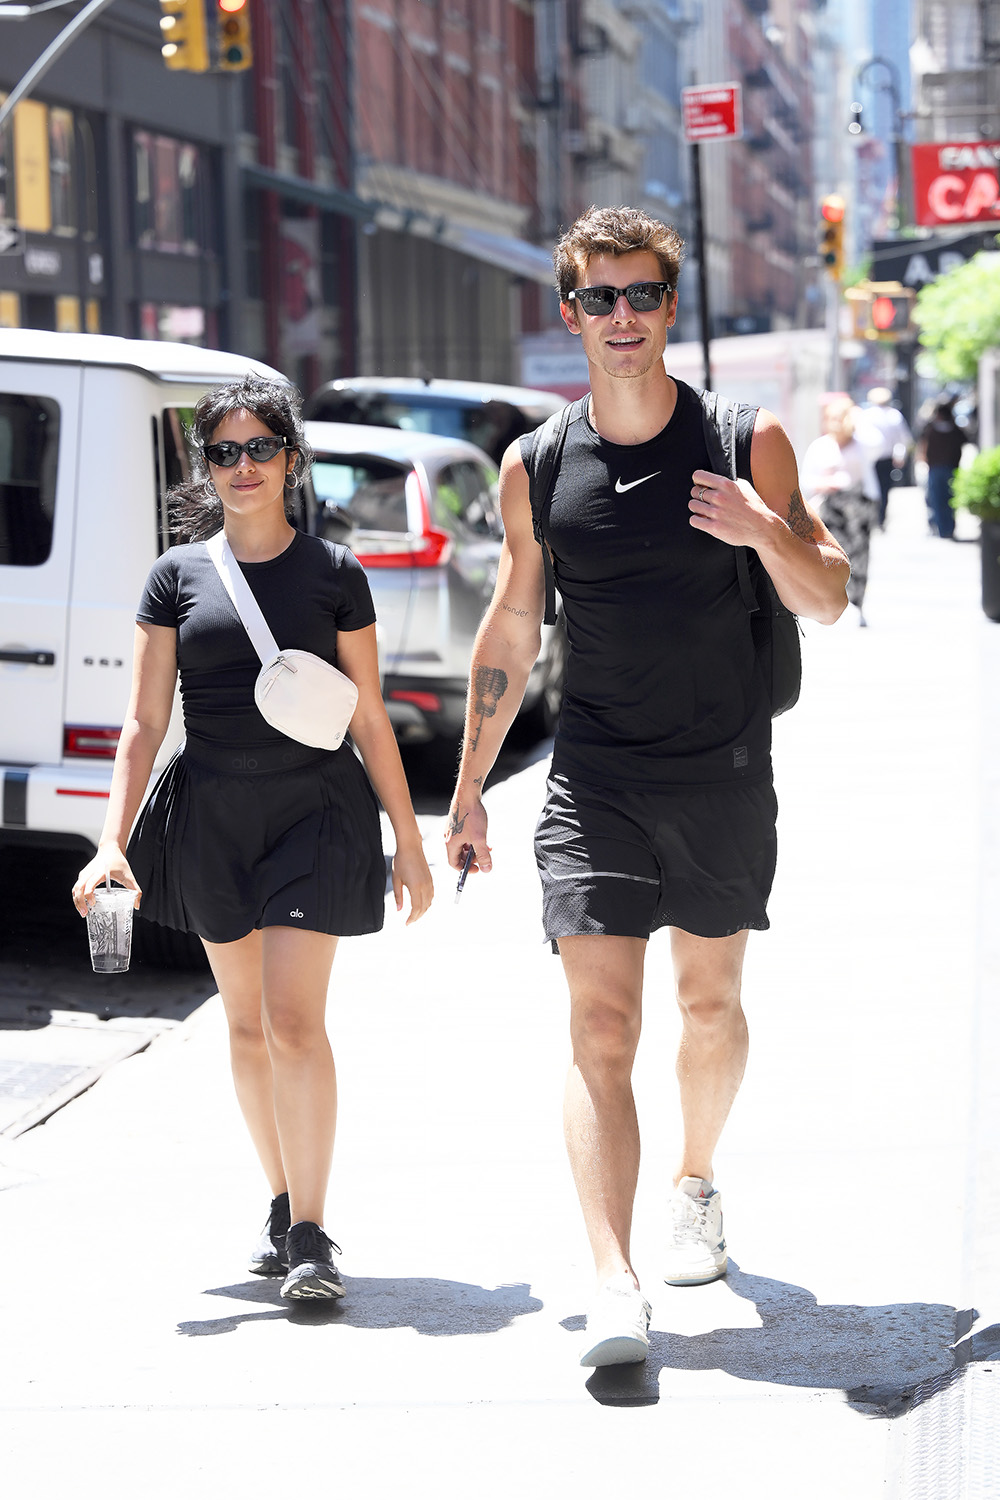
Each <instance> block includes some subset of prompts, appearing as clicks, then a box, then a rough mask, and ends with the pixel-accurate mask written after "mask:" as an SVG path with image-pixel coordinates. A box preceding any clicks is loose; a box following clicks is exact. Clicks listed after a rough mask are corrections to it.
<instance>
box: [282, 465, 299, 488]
mask: <svg viewBox="0 0 1000 1500" xmlns="http://www.w3.org/2000/svg"><path fill="white" fill-rule="evenodd" d="M301 483H302V480H301V479H300V478H299V475H298V470H297V469H292V470H291V471H290V472H289V473H288V474H286V475H285V488H286V489H288V490H297V489H298V487H299V485H300V484H301Z"/></svg>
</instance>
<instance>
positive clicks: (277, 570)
mask: <svg viewBox="0 0 1000 1500" xmlns="http://www.w3.org/2000/svg"><path fill="white" fill-rule="evenodd" d="M299 407H300V402H299V398H298V393H297V392H296V391H295V390H294V388H293V387H291V386H288V385H286V384H285V383H284V382H282V381H279V380H264V379H261V378H260V377H257V376H249V377H247V378H246V379H245V380H243V381H241V382H238V383H235V384H233V385H227V386H222V387H220V388H218V389H217V390H214V391H210V392H209V393H208V394H207V395H205V396H203V397H202V399H201V400H200V401H199V403H198V405H197V407H196V408H195V413H194V423H193V433H192V436H193V440H194V443H195V445H196V459H195V480H194V481H193V482H192V484H191V485H190V486H188V487H181V488H179V489H178V490H175V491H173V492H171V494H170V496H168V500H169V501H170V502H171V504H172V514H173V517H174V519H175V521H176V523H177V524H175V533H179V534H181V535H184V536H186V537H187V538H190V540H188V541H187V542H186V543H185V544H183V545H179V546H175V547H171V548H170V549H169V550H168V551H167V552H165V553H164V554H163V556H162V557H160V558H159V559H158V561H157V562H156V563H155V564H154V565H153V568H152V569H151V571H150V574H149V577H148V579H147V582H146V588H145V591H144V593H143V596H142V600H141V603H140V605H139V610H138V615H137V621H138V623H137V626H136V633H135V651H134V661H133V674H132V696H131V699H130V702H129V706H128V710H127V712H126V715H125V722H124V725H123V728H122V732H121V738H120V740H119V743H118V752H117V755H116V757H115V766H114V773H113V776H112V783H111V795H110V802H109V805H108V813H107V817H106V819H105V824H104V830H103V833H102V835H101V839H100V843H99V846H98V851H97V854H96V855H95V856H94V858H93V859H92V860H91V861H90V862H89V863H88V864H87V865H86V866H85V867H84V869H83V870H81V872H80V875H79V877H78V879H77V882H76V884H75V886H74V887H73V900H74V903H75V905H76V907H77V910H78V911H79V912H80V913H81V914H85V913H86V911H87V907H88V903H89V901H90V898H91V897H92V895H93V892H94V888H95V886H97V885H98V884H100V883H101V882H104V881H107V882H109V883H110V881H112V880H114V881H117V882H118V883H119V884H120V885H123V886H126V887H127V888H128V889H130V890H134V891H135V893H136V896H135V904H136V905H137V906H138V905H139V901H140V897H141V900H142V910H143V915H144V916H145V917H147V918H148V919H150V920H152V921H154V922H159V923H160V924H161V925H163V926H165V927H172V928H178V929H180V930H182V931H189V932H196V933H197V934H198V935H199V936H200V937H201V939H202V941H203V942H204V945H205V950H206V952H207V954H208V958H209V962H210V964H211V966H212V972H213V974H214V976H215V980H216V983H217V984H218V987H219V993H220V994H221V996H222V1003H223V1005H224V1007H225V1012H226V1019H227V1021H228V1023H229V1039H230V1052H231V1059H232V1069H233V1078H234V1081H235V1084H236V1093H237V1098H238V1099H239V1103H240V1108H241V1109H242V1112H243V1116H244V1119H245V1120H246V1124H247V1127H248V1129H249V1131H250V1135H251V1137H252V1139H253V1143H254V1146H255V1147H256V1150H257V1154H258V1156H259V1158H260V1161H261V1165H262V1166H263V1168H264V1172H265V1174H266V1176H267V1178H268V1180H269V1182H270V1186H271V1194H272V1202H271V1209H270V1214H269V1216H268V1221H267V1224H266V1226H265V1228H264V1231H263V1235H262V1237H261V1240H260V1241H259V1243H258V1245H257V1246H256V1247H255V1249H254V1252H253V1255H252V1258H251V1262H250V1270H251V1271H253V1272H256V1273H257V1274H260V1275H264V1276H272V1275H284V1283H283V1285H282V1289H281V1291H282V1296H284V1297H291V1298H331V1297H339V1296H342V1295H343V1284H342V1282H341V1279H340V1274H339V1272H338V1270H337V1267H336V1266H335V1264H334V1263H333V1258H332V1251H333V1250H338V1247H337V1246H336V1245H334V1244H333V1242H332V1240H331V1239H330V1238H329V1236H328V1235H327V1234H326V1232H325V1230H324V1228H323V1224H324V1207H325V1199H326V1191H327V1182H328V1178H329V1174H330V1167H331V1161H332V1154H333V1140H334V1129H335V1125H336V1113H337V1086H336V1073H335V1069H334V1061H333V1054H332V1052H331V1050H330V1043H329V1039H328V1037H327V1033H326V1024H325V1009H326V1000H327V989H328V985H329V980H330V972H331V966H332V964H333V957H334V952H335V950H336V946H337V941H338V937H339V936H344V935H346V934H349V933H350V934H354V933H366V932H375V931H377V930H378V929H379V928H380V927H381V926H382V921H383V914H384V905H385V861H384V858H383V854H382V843H381V835H380V829H379V814H378V805H377V803H376V799H375V795H374V793H373V791H372V786H371V785H370V784H369V781H368V777H367V776H366V775H365V770H363V769H362V766H361V763H360V762H359V760H358V759H357V757H356V756H355V754H354V751H353V749H352V747H351V744H350V741H349V740H348V741H345V742H344V743H343V744H342V745H341V746H340V748H339V749H338V750H335V751H328V750H317V749H313V748H310V747H309V746H307V745H304V744H300V743H299V742H298V741H297V740H293V739H289V738H288V737H287V736H285V735H283V734H281V733H280V732H279V731H278V730H276V729H273V728H272V727H271V725H270V724H268V723H267V722H266V721H265V720H264V718H263V717H262V715H261V714H260V712H259V710H258V709H257V707H256V704H255V702H254V684H255V681H256V678H257V674H258V672H259V670H260V660H259V658H258V656H257V654H256V652H255V650H254V648H253V646H252V645H251V642H250V638H249V636H248V635H247V632H246V630H245V628H244V626H243V624H242V621H241V619H240V616H239V615H238V614H237V613H236V610H235V608H234V606H233V604H232V601H231V600H230V598H229V596H228V594H227V592H226V589H225V587H224V585H223V582H222V579H221V578H220V576H219V574H218V572H217V571H216V567H215V565H214V563H213V562H212V559H211V557H210V556H209V553H208V549H207V548H206V546H205V545H204V542H205V539H207V538H208V537H210V536H212V535H214V534H215V533H217V532H218V531H219V529H220V528H221V529H222V531H223V532H224V533H225V537H226V539H227V541H228V543H229V547H230V548H231V550H232V553H233V555H234V557H235V559H236V564H237V565H238V566H239V568H240V570H241V571H242V572H243V574H244V576H245V577H246V580H247V583H248V584H249V587H250V589H251V591H252V592H253V594H254V596H255V598H256V599H257V602H258V604H259V605H260V607H261V610H262V612H263V614H264V617H265V619H266V621H267V623H268V625H269V626H270V628H271V632H272V634H273V635H274V636H275V637H276V639H277V640H279V641H280V642H281V645H282V647H283V649H285V650H292V649H296V648H298V649H301V650H308V651H311V652H313V653H314V654H316V655H318V656H321V657H323V658H324V659H325V660H326V661H328V662H330V663H331V664H332V665H336V666H337V667H339V669H340V670H341V671H342V672H344V673H345V674H346V675H347V676H348V677H349V678H350V679H351V680H352V682H353V683H354V684H355V685H356V687H357V689H358V703H357V707H356V709H355V712H354V715H353V718H352V719H351V725H350V728H351V736H352V737H353V740H354V744H355V745H356V746H357V748H358V750H359V751H360V753H361V756H362V758H363V760H364V765H365V768H366V769H367V771H368V774H369V775H370V777H371V781H372V783H373V784H374V787H375V790H376V791H377V792H378V795H379V796H380V797H381V799H382V803H383V805H384V807H385V809H386V812H387V813H388V815H389V819H390V821H391V823H392V827H393V831H394V833H395V836H396V854H395V857H394V859H393V890H394V893H395V897H396V906H397V908H398V909H401V908H402V904H403V889H404V887H405V889H406V890H407V891H408V893H409V898H410V913H409V916H408V918H407V921H408V922H412V921H414V920H415V919H416V918H417V917H419V916H420V915H421V914H422V913H423V912H424V911H425V910H426V909H427V907H428V905H429V904H430V900H431V894H432V885H431V876H430V871H429V870H428V868H427V862H426V860H425V858H424V854H423V848H422V844H421V837H420V833H419V830H418V828H417V823H416V819H415V817H414V814H413V809H412V806H411V803H410V797H409V792H408V790H407V786H406V779H405V776H404V773H403V768H402V764H401V762H400V759H399V751H398V749H397V747H396V741H395V737H394V735H393V732H392V729H391V727H390V725H389V721H388V718H387V716H386V712H385V708H384V706H383V703H382V696H381V692H380V690H379V676H378V659H377V653H376V645H375V611H374V609H373V607H372V599H371V593H370V591H369V588H368V580H367V579H366V577H365V574H364V570H363V569H362V567H361V565H360V564H359V563H358V562H357V560H356V559H355V558H354V556H353V554H352V553H351V552H350V551H349V549H348V548H346V547H343V546H338V545H335V544H334V543H332V542H327V541H324V540H322V539H321V538H320V537H315V536H306V535H304V534H303V533H302V532H300V531H296V530H295V529H294V528H293V527H292V525H291V523H290V521H289V519H288V515H287V514H286V508H288V509H291V507H292V504H293V496H294V491H295V490H296V489H297V488H298V487H299V485H300V484H301V482H302V479H303V477H304V475H305V474H306V472H307V470H308V465H309V461H310V450H309V447H308V445H307V443H306V441H305V437H304V433H303V428H302V422H301V418H300V415H299ZM178 670H179V671H180V679H181V693H182V697H183V702H184V728H185V736H186V737H185V740H184V743H183V744H182V745H181V747H180V749H179V750H178V751H177V752H176V753H175V754H174V756H173V758H172V759H171V760H170V762H169V764H168V765H167V767H166V769H165V770H164V772H163V774H162V775H161V777H160V778H159V780H158V782H157V784H156V786H155V787H154V789H153V791H152V792H151V793H150V796H149V799H148V801H147V802H146V805H145V807H144V808H143V810H142V813H141V816H140V817H139V820H138V823H137V824H136V827H135V830H134V832H133V833H132V837H131V839H129V831H130V829H131V828H132V825H133V822H134V821H135V819H136V814H137V813H138V812H139V807H140V804H141V802H142V799H143V796H144V794H145V791H146V787H147V784H148V782H149V778H150V774H151V772H152V767H153V762H154V759H155V757H156V754H157V751H158V750H159V747H160V745H161V743H162V740H163V736H164V734H165V733H166V730H167V723H168V720H169V718H170V712H171V706H172V703H173V697H174V687H175V684H176V679H177V673H178ZM126 840H129V841H128V852H127V856H126V853H125V852H124V851H125V847H126ZM185 1253H188V1251H187V1250H186V1251H185Z"/></svg>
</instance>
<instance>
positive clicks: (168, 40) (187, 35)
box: [160, 0, 209, 73]
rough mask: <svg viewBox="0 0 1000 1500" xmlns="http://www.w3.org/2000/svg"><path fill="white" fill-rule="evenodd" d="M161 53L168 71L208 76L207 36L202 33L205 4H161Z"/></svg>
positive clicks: (185, 0) (182, 0)
mask: <svg viewBox="0 0 1000 1500" xmlns="http://www.w3.org/2000/svg"><path fill="white" fill-rule="evenodd" d="M160 9H161V10H162V11H163V15H162V16H161V17H160V31H161V32H162V33H163V46H162V47H161V48H160V51H161V52H162V54H163V61H164V62H165V63H166V65H167V67H168V68H175V69H182V70H183V71H185V72H188V73H207V72H208V67H209V58H208V36H207V34H206V29H205V0H160Z"/></svg>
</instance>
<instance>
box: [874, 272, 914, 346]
mask: <svg viewBox="0 0 1000 1500" xmlns="http://www.w3.org/2000/svg"><path fill="white" fill-rule="evenodd" d="M871 291H872V301H871V330H870V332H868V333H867V335H866V337H868V338H871V339H876V338H878V339H904V338H906V336H907V334H909V332H910V315H911V313H912V311H913V302H914V293H913V289H912V288H911V287H904V286H900V284H899V282H894V281H883V282H873V283H872V285H871Z"/></svg>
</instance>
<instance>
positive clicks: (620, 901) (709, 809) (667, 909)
mask: <svg viewBox="0 0 1000 1500" xmlns="http://www.w3.org/2000/svg"><path fill="white" fill-rule="evenodd" d="M546 790H547V795H546V799H545V806H544V807H543V809H542V815H541V817H540V818H539V820H538V826H537V828H536V829H535V859H536V861H537V863H538V873H539V874H540V876H541V878H542V906H543V912H542V915H543V921H544V924H545V936H546V937H547V938H549V939H551V940H558V939H559V938H561V937H575V936H579V935H587V934H606V935H608V936H614V937H637V938H646V937H648V936H649V934H650V933H651V932H653V931H655V930H656V928H657V927H679V928H681V929H682V930H683V931H684V932H691V933H694V934H696V935H697V936H698V937H730V936H731V935H732V934H733V933H735V932H742V931H743V930H744V928H755V929H758V930H760V931H763V930H765V929H766V928H767V927H769V926H770V923H769V922H768V919H767V910H766V907H767V898H768V896H769V895H770V892H771V882H772V880H773V879H774V865H775V858H776V854H777V838H776V835H775V818H776V816H777V811H778V804H777V799H776V798H775V795H774V787H773V786H772V784H771V782H770V781H769V780H768V781H761V782H755V783H754V784H752V785H750V786H745V785H740V786H732V787H684V788H682V789H680V790H675V789H672V790H657V789H653V790H650V791H632V790H630V789H628V788H621V787H614V788H602V787H594V786H589V785H586V784H584V783H582V782H579V781H574V780H572V779H570V778H568V777H566V776H551V777H550V778H549V780H548V783H547V789H546Z"/></svg>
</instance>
